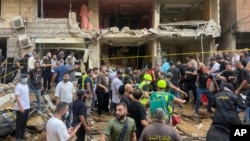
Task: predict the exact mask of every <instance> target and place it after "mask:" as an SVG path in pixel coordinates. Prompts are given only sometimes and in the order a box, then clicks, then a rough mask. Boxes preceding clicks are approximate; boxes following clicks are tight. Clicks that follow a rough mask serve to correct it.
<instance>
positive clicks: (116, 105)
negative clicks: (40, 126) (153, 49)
mask: <svg viewBox="0 0 250 141" xmlns="http://www.w3.org/2000/svg"><path fill="white" fill-rule="evenodd" d="M19 57H20V58H18V59H16V60H15V61H16V66H17V67H18V68H19V69H20V72H21V83H20V84H18V85H17V86H16V89H15V94H16V100H17V105H16V110H17V129H16V130H17V131H16V138H17V139H18V140H20V139H23V138H25V136H24V131H25V128H23V127H24V125H25V124H26V122H27V118H28V117H27V113H28V112H29V108H30V106H29V93H35V95H36V99H37V113H38V114H42V112H41V94H46V93H48V92H49V91H50V89H51V87H53V86H55V94H54V96H55V104H56V105H57V106H56V111H55V116H54V117H53V118H51V119H49V121H48V123H47V140H55V141H56V140H68V139H71V138H73V135H74V134H76V136H77V141H80V140H81V141H82V140H84V138H85V133H86V132H89V131H90V130H91V129H90V127H89V125H88V124H87V122H86V119H87V117H88V116H90V115H91V114H92V113H93V112H97V114H98V116H99V117H100V118H103V117H104V116H105V114H113V115H114V118H112V119H111V120H110V121H109V122H108V124H107V126H106V127H105V130H104V133H103V135H102V136H101V141H107V140H110V141H112V140H114V141H125V140H133V141H135V140H139V141H149V140H160V139H163V138H164V139H168V140H175V141H179V140H181V139H180V136H179V135H178V134H177V133H176V131H175V129H173V128H172V127H171V125H173V124H172V117H171V115H172V112H173V110H174V109H177V110H181V109H182V108H183V106H185V103H188V102H191V103H192V104H194V105H195V108H194V116H195V117H197V118H198V117H199V116H200V115H199V109H200V105H201V97H202V96H205V97H206V98H207V99H208V105H207V112H209V113H211V114H213V113H214V116H213V124H212V127H214V126H216V125H220V126H223V127H225V128H226V129H228V130H229V126H228V125H230V124H242V121H241V120H240V119H239V116H238V112H240V111H245V120H244V123H246V124H250V91H249V88H250V77H249V74H250V62H249V60H250V56H249V54H248V51H247V50H241V51H237V52H234V53H233V55H232V56H231V57H230V56H229V54H227V53H221V52H217V53H216V54H215V55H214V56H213V57H212V58H211V59H210V63H209V64H208V65H205V64H204V63H203V62H201V61H200V55H199V54H195V55H194V56H188V57H187V58H186V59H187V60H186V62H185V63H181V62H180V61H177V62H176V63H175V62H172V61H169V62H167V60H166V59H163V64H162V65H160V66H158V67H155V68H152V69H141V70H133V69H132V68H131V67H127V68H126V69H125V70H122V69H119V68H117V69H111V68H108V66H105V65H102V66H100V68H93V69H92V68H89V69H87V70H86V72H85V73H83V74H82V76H81V77H80V78H78V79H76V77H75V71H76V70H77V69H78V68H79V65H77V64H76V62H77V61H78V60H77V59H76V58H75V56H74V52H72V53H71V54H70V55H69V56H67V57H65V56H64V52H63V51H60V52H59V54H51V52H48V53H47V55H46V56H44V57H43V59H42V61H41V60H38V52H37V51H35V50H34V51H33V52H32V55H29V54H26V55H25V56H24V57H23V58H22V54H19ZM73 81H77V86H76V87H75V86H74V85H73V83H72V82H73ZM191 94H192V95H193V97H194V100H193V101H191V98H192V97H191ZM155 98H160V99H161V100H163V102H164V105H163V106H162V105H158V104H159V102H157V101H154V99H155ZM183 104H184V105H183ZM212 107H214V108H215V111H214V110H212ZM148 113H150V114H148ZM150 116H151V118H152V119H153V121H154V123H153V124H152V125H149V123H148V122H147V121H148V119H149V118H150ZM63 121H65V123H64V122H63ZM166 124H167V125H166ZM168 125H170V126H168ZM210 129H211V130H209V133H210V132H214V130H213V129H212V128H210ZM208 135H210V134H208ZM208 138H209V137H208Z"/></svg>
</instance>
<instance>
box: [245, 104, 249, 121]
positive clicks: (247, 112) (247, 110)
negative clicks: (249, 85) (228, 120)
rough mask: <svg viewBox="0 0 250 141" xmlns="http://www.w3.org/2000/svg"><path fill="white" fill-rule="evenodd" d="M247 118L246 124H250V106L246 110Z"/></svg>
mask: <svg viewBox="0 0 250 141" xmlns="http://www.w3.org/2000/svg"><path fill="white" fill-rule="evenodd" d="M245 120H246V124H248V125H250V107H247V108H246V110H245Z"/></svg>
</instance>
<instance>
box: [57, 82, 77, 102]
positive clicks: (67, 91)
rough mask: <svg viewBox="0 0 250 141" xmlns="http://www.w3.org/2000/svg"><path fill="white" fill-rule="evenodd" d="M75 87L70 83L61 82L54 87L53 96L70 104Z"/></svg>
mask: <svg viewBox="0 0 250 141" xmlns="http://www.w3.org/2000/svg"><path fill="white" fill-rule="evenodd" d="M75 92H76V90H75V87H74V85H73V83H72V82H70V81H68V82H64V81H61V82H60V83H58V85H57V86H56V92H55V96H56V97H59V99H60V101H62V102H66V103H71V102H72V101H73V93H75Z"/></svg>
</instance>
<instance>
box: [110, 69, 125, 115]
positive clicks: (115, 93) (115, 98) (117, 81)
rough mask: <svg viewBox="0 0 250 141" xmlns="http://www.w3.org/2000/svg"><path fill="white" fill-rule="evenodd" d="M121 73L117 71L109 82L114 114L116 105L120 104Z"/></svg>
mask: <svg viewBox="0 0 250 141" xmlns="http://www.w3.org/2000/svg"><path fill="white" fill-rule="evenodd" d="M122 84H123V83H122V71H120V70H117V71H116V76H115V78H114V80H113V81H112V82H111V89H112V108H113V111H114V113H116V105H117V104H118V103H120V95H119V87H120V86H121V85H122Z"/></svg>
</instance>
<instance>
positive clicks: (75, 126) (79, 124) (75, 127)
mask: <svg viewBox="0 0 250 141" xmlns="http://www.w3.org/2000/svg"><path fill="white" fill-rule="evenodd" d="M80 124H82V123H81V122H79V123H77V124H76V125H75V126H74V127H73V128H76V127H77V126H78V125H80Z"/></svg>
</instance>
